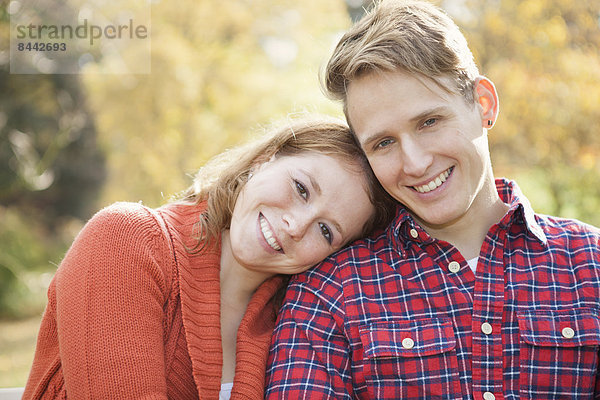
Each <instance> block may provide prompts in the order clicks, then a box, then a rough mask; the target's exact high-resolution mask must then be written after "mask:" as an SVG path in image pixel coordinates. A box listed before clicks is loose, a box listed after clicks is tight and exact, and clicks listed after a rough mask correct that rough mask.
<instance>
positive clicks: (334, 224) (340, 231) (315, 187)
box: [301, 169, 344, 237]
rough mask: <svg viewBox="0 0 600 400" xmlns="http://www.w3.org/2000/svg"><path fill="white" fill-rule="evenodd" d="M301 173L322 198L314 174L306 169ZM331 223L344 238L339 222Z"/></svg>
mask: <svg viewBox="0 0 600 400" xmlns="http://www.w3.org/2000/svg"><path fill="white" fill-rule="evenodd" d="M301 171H302V173H304V175H306V176H307V177H308V180H309V181H310V185H311V186H312V187H313V189H314V190H315V192H316V193H317V194H318V195H319V196H320V195H321V193H322V191H321V186H319V183H318V182H317V181H316V180H315V178H314V177H313V176H312V174H310V173H309V172H308V171H306V170H304V169H302V170H301ZM331 223H332V225H333V226H334V227H335V229H336V230H337V231H338V232H339V233H340V235H342V237H344V231H343V230H342V226H341V225H340V224H339V223H338V222H337V221H334V220H332V221H331Z"/></svg>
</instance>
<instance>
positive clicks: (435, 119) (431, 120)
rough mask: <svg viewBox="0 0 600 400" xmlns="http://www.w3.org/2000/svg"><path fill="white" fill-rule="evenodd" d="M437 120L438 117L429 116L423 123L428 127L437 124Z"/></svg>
mask: <svg viewBox="0 0 600 400" xmlns="http://www.w3.org/2000/svg"><path fill="white" fill-rule="evenodd" d="M436 122H437V118H429V119H428V120H427V121H425V122H424V123H423V126H425V127H427V126H431V125H435V123H436Z"/></svg>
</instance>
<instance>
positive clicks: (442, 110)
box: [410, 105, 448, 123]
mask: <svg viewBox="0 0 600 400" xmlns="http://www.w3.org/2000/svg"><path fill="white" fill-rule="evenodd" d="M447 113H448V106H445V105H443V106H437V107H433V108H430V109H428V110H425V111H423V112H421V113H419V114H417V115H415V116H414V117H412V118H411V119H410V121H411V122H413V123H414V122H419V121H421V120H422V119H424V118H427V117H429V116H432V115H439V114H444V115H445V114H447Z"/></svg>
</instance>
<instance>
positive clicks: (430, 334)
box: [359, 319, 462, 399]
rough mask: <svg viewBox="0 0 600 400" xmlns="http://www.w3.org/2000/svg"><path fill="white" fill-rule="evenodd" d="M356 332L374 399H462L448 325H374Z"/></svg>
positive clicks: (431, 321)
mask: <svg viewBox="0 0 600 400" xmlns="http://www.w3.org/2000/svg"><path fill="white" fill-rule="evenodd" d="M359 332H360V338H361V343H362V346H363V357H364V371H363V372H364V378H365V383H366V384H367V387H368V389H369V393H370V395H371V396H372V398H375V399H399V398H402V399H422V398H428V399H462V394H461V387H460V381H459V374H458V360H457V357H456V349H455V348H456V338H455V335H454V330H453V328H452V323H451V321H450V320H445V319H427V320H416V321H392V322H390V321H386V322H377V323H373V324H369V325H366V326H361V327H360V328H359Z"/></svg>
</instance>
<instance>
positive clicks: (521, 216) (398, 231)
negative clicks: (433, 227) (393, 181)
mask: <svg viewBox="0 0 600 400" xmlns="http://www.w3.org/2000/svg"><path fill="white" fill-rule="evenodd" d="M496 189H497V190H498V195H499V196H500V199H501V200H502V201H503V202H504V203H506V204H508V205H509V206H510V207H509V210H508V212H507V213H506V214H505V215H504V217H503V218H502V219H501V220H500V222H499V223H498V224H499V225H500V227H501V228H502V229H505V230H507V229H509V228H510V226H511V225H512V224H515V223H516V224H524V225H525V228H526V230H527V232H528V233H529V234H530V235H532V237H534V238H536V239H537V240H539V241H540V242H541V243H542V244H543V245H545V246H546V245H547V242H548V240H547V238H546V234H545V233H544V230H543V229H542V227H541V226H540V225H539V224H538V222H537V220H536V218H535V213H534V211H533V208H532V207H531V204H530V203H529V200H527V198H526V197H525V195H524V194H523V193H522V192H521V189H520V188H519V185H517V183H516V182H515V181H512V180H508V179H505V178H498V179H496ZM413 229H414V230H416V231H417V233H418V236H417V237H416V238H415V237H413V236H412V235H411V234H410V232H411V231H412V230H413ZM387 235H388V240H389V241H390V242H391V243H393V244H394V245H395V246H396V248H402V247H403V246H402V243H407V241H419V242H421V243H423V244H427V243H430V242H433V241H434V240H435V239H434V238H432V237H431V236H429V235H428V234H427V232H426V231H425V230H424V229H423V228H421V226H419V224H418V223H417V222H416V221H415V220H414V219H413V217H412V216H411V215H410V213H409V212H408V210H407V209H406V208H405V207H404V206H402V205H399V206H398V209H397V210H396V216H395V217H394V220H393V221H392V223H391V224H390V226H389V228H388V232H387Z"/></svg>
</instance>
